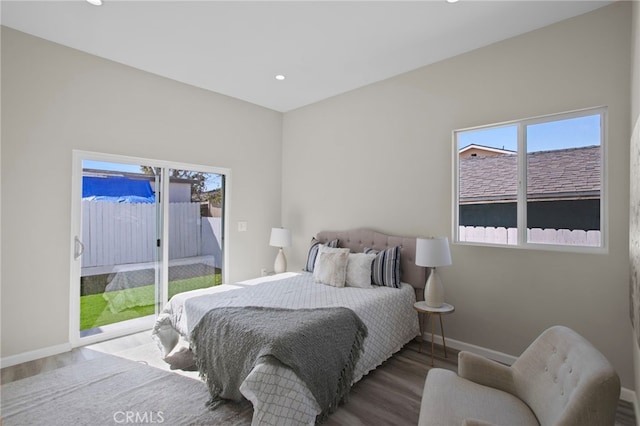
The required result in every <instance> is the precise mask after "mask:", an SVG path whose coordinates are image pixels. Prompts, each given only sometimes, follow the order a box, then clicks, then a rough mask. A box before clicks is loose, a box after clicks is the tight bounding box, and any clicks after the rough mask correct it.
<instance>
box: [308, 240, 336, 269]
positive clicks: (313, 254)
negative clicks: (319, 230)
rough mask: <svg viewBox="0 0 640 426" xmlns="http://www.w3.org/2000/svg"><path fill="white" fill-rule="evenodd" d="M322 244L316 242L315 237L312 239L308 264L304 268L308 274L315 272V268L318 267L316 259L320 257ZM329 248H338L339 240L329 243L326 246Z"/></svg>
mask: <svg viewBox="0 0 640 426" xmlns="http://www.w3.org/2000/svg"><path fill="white" fill-rule="evenodd" d="M321 245H324V244H322V243H321V242H320V241H318V240H316V238H315V237H313V238H312V239H311V246H310V247H309V253H308V254H307V263H306V265H305V267H304V270H305V271H307V272H313V268H314V267H315V265H316V258H317V257H318V249H319V248H320V246H321ZM326 245H327V246H328V247H333V248H335V247H338V240H337V239H335V240H332V241H329V242H328V243H327V244H326Z"/></svg>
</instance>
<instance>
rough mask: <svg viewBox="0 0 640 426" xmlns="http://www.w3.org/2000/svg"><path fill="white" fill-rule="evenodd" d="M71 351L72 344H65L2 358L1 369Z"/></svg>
mask: <svg viewBox="0 0 640 426" xmlns="http://www.w3.org/2000/svg"><path fill="white" fill-rule="evenodd" d="M70 350H71V343H63V344H61V345H55V346H49V347H46V348H42V349H36V350H35V351H29V352H23V353H20V354H17V355H10V356H6V357H3V358H0V368H5V367H11V366H13V365H18V364H22V363H23V362H29V361H33V360H36V359H40V358H44V357H47V356H51V355H58V354H61V353H63V352H69V351H70Z"/></svg>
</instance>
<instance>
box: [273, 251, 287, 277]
mask: <svg viewBox="0 0 640 426" xmlns="http://www.w3.org/2000/svg"><path fill="white" fill-rule="evenodd" d="M286 270H287V258H286V257H285V256H284V252H283V251H282V247H280V250H279V251H278V256H276V263H274V265H273V271H274V272H275V273H276V274H281V273H283V272H286Z"/></svg>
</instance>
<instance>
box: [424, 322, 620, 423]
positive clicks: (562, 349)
mask: <svg viewBox="0 0 640 426" xmlns="http://www.w3.org/2000/svg"><path fill="white" fill-rule="evenodd" d="M619 396H620V379H619V377H618V375H617V374H616V372H615V370H614V369H613V367H612V366H611V364H610V363H609V361H607V359H606V358H605V357H604V356H603V355H602V354H601V353H600V352H599V351H598V350H597V349H596V348H594V347H593V346H592V345H591V344H590V343H589V342H588V341H587V340H585V339H584V338H583V337H582V336H580V335H579V334H577V333H576V332H574V331H573V330H571V329H569V328H567V327H561V326H555V327H551V328H549V329H547V330H546V331H544V332H543V333H542V334H541V335H540V336H539V337H538V338H537V339H536V340H535V341H534V342H533V343H532V344H531V345H530V346H529V347H528V348H527V349H526V350H525V351H524V352H523V353H522V355H521V356H520V358H518V359H517V360H516V362H515V363H514V364H513V365H512V366H511V367H508V366H505V365H503V364H499V363H497V362H494V361H491V360H488V359H486V358H483V357H481V356H478V355H475V354H472V353H469V352H460V354H459V355H458V374H456V373H454V372H452V371H449V370H443V369H439V368H435V369H432V370H430V371H429V374H428V375H427V380H426V382H425V386H424V393H423V395H422V405H421V408H420V420H419V422H418V424H419V425H421V426H425V425H430V426H434V425H438V426H441V425H442V426H453V425H465V426H471V425H505V426H512V425H558V426H560V425H562V426H568V425H575V426H590V425H593V426H605V425H613V424H614V421H615V413H616V406H617V403H618V398H619Z"/></svg>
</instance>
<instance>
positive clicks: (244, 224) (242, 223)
mask: <svg viewBox="0 0 640 426" xmlns="http://www.w3.org/2000/svg"><path fill="white" fill-rule="evenodd" d="M246 231H247V222H246V221H244V220H242V221H240V222H238V232H246Z"/></svg>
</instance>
